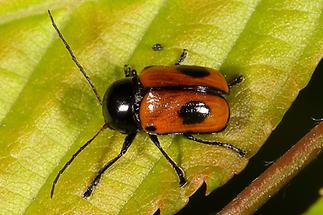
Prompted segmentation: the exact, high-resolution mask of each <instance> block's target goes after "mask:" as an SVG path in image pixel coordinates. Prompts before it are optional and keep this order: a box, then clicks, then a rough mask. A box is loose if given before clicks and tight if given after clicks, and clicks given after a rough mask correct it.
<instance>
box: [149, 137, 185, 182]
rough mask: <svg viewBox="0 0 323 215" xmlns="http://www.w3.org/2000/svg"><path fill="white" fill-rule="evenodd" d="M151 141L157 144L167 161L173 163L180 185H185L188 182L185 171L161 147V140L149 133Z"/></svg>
mask: <svg viewBox="0 0 323 215" xmlns="http://www.w3.org/2000/svg"><path fill="white" fill-rule="evenodd" d="M149 137H150V139H151V141H152V142H153V143H154V144H155V145H156V146H157V148H158V149H159V151H160V152H161V153H162V154H163V155H164V157H165V158H166V159H167V161H168V162H169V163H170V164H171V165H172V167H173V168H174V169H175V171H176V174H177V175H178V178H179V184H180V186H184V185H185V184H186V178H185V173H184V171H183V170H182V169H181V168H180V167H179V166H178V165H177V164H176V163H175V162H174V161H173V160H172V159H171V158H170V157H169V156H168V154H167V153H166V152H165V151H164V149H163V148H162V147H161V145H160V143H159V140H158V138H157V136H156V135H152V134H150V135H149Z"/></svg>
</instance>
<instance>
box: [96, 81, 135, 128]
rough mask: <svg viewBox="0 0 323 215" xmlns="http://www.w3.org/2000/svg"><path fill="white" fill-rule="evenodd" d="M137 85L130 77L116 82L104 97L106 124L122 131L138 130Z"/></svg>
mask: <svg viewBox="0 0 323 215" xmlns="http://www.w3.org/2000/svg"><path fill="white" fill-rule="evenodd" d="M134 102H135V87H134V83H133V81H132V80H131V79H130V78H126V79H121V80H119V81H116V82H114V83H113V84H112V85H111V86H110V87H109V88H108V90H107V91H106V92H105V95H104V98H103V106H102V107H103V115H104V119H105V122H106V124H107V125H108V126H109V127H110V128H112V129H115V130H118V131H120V132H121V133H126V134H128V133H132V132H135V131H137V130H138V125H137V123H136V120H135V108H134Z"/></svg>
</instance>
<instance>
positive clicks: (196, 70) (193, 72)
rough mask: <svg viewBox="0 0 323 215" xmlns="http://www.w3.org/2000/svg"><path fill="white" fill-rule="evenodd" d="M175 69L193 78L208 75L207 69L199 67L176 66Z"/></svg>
mask: <svg viewBox="0 0 323 215" xmlns="http://www.w3.org/2000/svg"><path fill="white" fill-rule="evenodd" d="M176 69H177V70H178V71H180V72H181V73H183V74H185V75H188V76H191V77H193V78H202V77H206V76H208V75H210V72H209V71H208V70H207V68H205V67H201V66H177V67H176Z"/></svg>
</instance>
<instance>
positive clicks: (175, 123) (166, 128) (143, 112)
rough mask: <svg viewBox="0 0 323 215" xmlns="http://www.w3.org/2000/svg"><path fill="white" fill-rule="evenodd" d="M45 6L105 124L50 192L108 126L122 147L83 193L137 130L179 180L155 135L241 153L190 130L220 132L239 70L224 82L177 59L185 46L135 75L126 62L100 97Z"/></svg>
mask: <svg viewBox="0 0 323 215" xmlns="http://www.w3.org/2000/svg"><path fill="white" fill-rule="evenodd" d="M48 12H49V16H50V18H51V20H52V24H53V26H54V28H55V30H56V31H57V33H58V35H59V37H60V39H61V40H62V41H63V43H64V44H65V46H66V48H67V50H68V51H69V53H70V55H71V57H72V60H73V61H74V62H75V64H76V65H77V66H78V68H79V69H80V71H81V73H82V74H83V75H84V77H85V78H86V80H87V81H88V83H89V85H90V86H91V88H92V90H93V92H94V94H95V96H96V98H97V100H98V102H99V103H100V104H101V105H102V110H103V115H104V119H105V124H104V125H103V127H102V128H101V129H100V130H99V131H98V132H97V133H96V134H95V135H94V137H92V138H91V139H90V140H89V141H88V142H86V143H85V144H84V145H83V146H82V147H81V148H80V149H79V150H78V151H77V152H76V153H74V155H73V156H72V158H71V159H70V160H69V161H68V162H67V163H66V164H65V165H64V167H63V168H62V169H61V170H60V171H59V173H58V174H57V176H56V178H55V180H54V182H53V185H52V190H51V197H52V196H53V194H54V189H55V185H56V183H57V181H58V179H59V177H60V175H61V174H62V173H63V172H64V171H65V169H66V168H67V167H68V166H69V165H70V164H71V163H72V161H73V160H74V159H75V158H76V157H77V155H78V154H79V153H80V152H81V151H82V150H84V149H85V148H86V147H87V146H88V145H89V144H90V143H91V142H92V141H93V140H94V139H95V137H96V136H98V135H99V133H100V132H102V131H103V130H104V129H106V128H111V129H114V130H118V131H119V132H121V133H124V134H126V137H125V140H124V143H123V146H122V149H121V151H120V153H119V154H118V155H117V156H116V157H115V158H113V159H112V160H110V161H109V162H108V163H106V164H105V165H104V166H103V167H102V168H101V169H100V170H99V171H98V174H97V175H96V176H95V178H94V179H93V180H92V182H91V183H90V185H89V186H88V188H87V189H86V191H85V192H84V194H83V197H89V196H90V195H91V194H92V192H93V190H94V188H95V186H96V185H97V184H98V183H99V181H100V179H101V176H102V174H103V173H104V172H105V171H106V170H107V169H108V168H109V167H110V166H111V165H112V164H114V163H115V162H116V161H117V160H118V159H120V158H121V157H122V156H123V155H124V154H125V153H126V151H127V150H128V148H129V146H130V145H131V143H132V142H133V140H134V138H135V136H136V134H137V133H138V132H139V131H144V132H146V133H147V134H148V135H149V137H150V139H151V140H152V142H153V143H154V144H155V145H156V146H157V147H158V149H159V150H160V151H161V153H162V154H163V155H164V156H165V158H166V159H167V160H168V162H169V163H170V164H171V165H172V167H173V168H174V169H175V171H176V173H177V175H178V177H179V183H180V185H184V184H185V183H186V179H185V174H184V171H183V170H182V169H181V168H180V167H179V166H178V165H177V164H176V163H175V162H174V161H173V160H172V159H171V158H170V157H169V156H168V154H167V153H166V152H165V151H164V150H163V148H162V147H161V145H160V143H159V140H158V137H157V135H161V134H182V135H183V136H184V137H186V138H188V139H190V140H193V141H196V142H200V143H204V144H209V145H215V146H221V147H224V148H226V149H229V150H232V151H234V152H235V153H237V154H238V155H240V156H245V151H243V150H242V149H239V148H237V147H235V146H233V145H231V144H228V143H221V142H211V141H205V140H201V139H198V138H196V137H194V136H193V135H192V134H201V133H214V132H219V131H221V130H223V129H224V128H225V127H226V125H227V123H228V121H229V118H230V110H229V105H228V103H227V101H226V100H225V95H226V94H228V93H229V87H231V86H233V85H235V84H237V83H239V82H241V81H242V77H241V76H239V77H238V78H236V79H234V80H233V81H231V82H230V83H229V84H228V83H227V81H226V80H225V78H224V77H223V75H222V74H221V73H219V72H218V71H217V70H215V69H211V68H206V67H200V66H187V65H180V64H181V63H182V62H183V61H184V59H185V57H186V56H187V51H186V50H185V49H184V51H183V52H182V54H181V56H180V58H179V60H178V61H177V63H176V65H173V66H149V67H146V68H145V69H144V70H143V71H142V72H141V74H140V75H139V76H138V75H137V72H136V71H135V70H134V69H131V68H130V67H128V66H125V69H124V71H125V76H126V78H124V79H121V80H118V81H115V82H114V83H113V84H112V85H111V86H110V87H109V88H108V89H107V91H106V93H105V95H104V98H103V101H102V100H101V98H100V96H99V95H98V93H97V90H96V88H95V87H94V85H93V83H92V81H91V80H90V78H89V77H88V76H87V74H86V72H85V71H84V69H83V67H82V66H81V65H80V63H79V62H78V61H77V60H76V57H75V55H74V53H73V51H72V49H71V48H70V46H69V45H68V44H67V42H66V40H65V39H64V37H63V35H62V34H61V32H60V31H59V29H58V28H57V26H56V24H55V22H54V19H53V17H52V16H51V14H50V11H48Z"/></svg>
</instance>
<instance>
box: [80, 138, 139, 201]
mask: <svg viewBox="0 0 323 215" xmlns="http://www.w3.org/2000/svg"><path fill="white" fill-rule="evenodd" d="M136 134H137V133H131V134H128V135H127V136H126V138H125V140H124V143H123V146H122V149H121V151H120V153H119V154H118V155H117V156H116V157H115V158H113V159H112V160H110V161H109V162H108V163H107V164H105V165H104V167H103V168H102V169H100V171H99V172H98V174H97V175H96V176H95V178H94V179H93V181H92V182H91V184H90V185H89V186H88V188H87V189H86V191H85V192H84V194H83V197H84V198H87V197H89V196H90V195H91V194H92V192H93V190H94V188H95V187H96V186H97V185H98V184H99V182H100V179H101V176H102V175H103V173H104V172H105V171H106V170H107V169H108V168H109V167H110V166H112V164H114V163H115V162H116V161H117V160H119V158H121V157H122V155H124V154H125V153H126V152H127V150H128V148H129V146H130V145H131V143H132V142H133V140H134V139H135V137H136Z"/></svg>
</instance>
